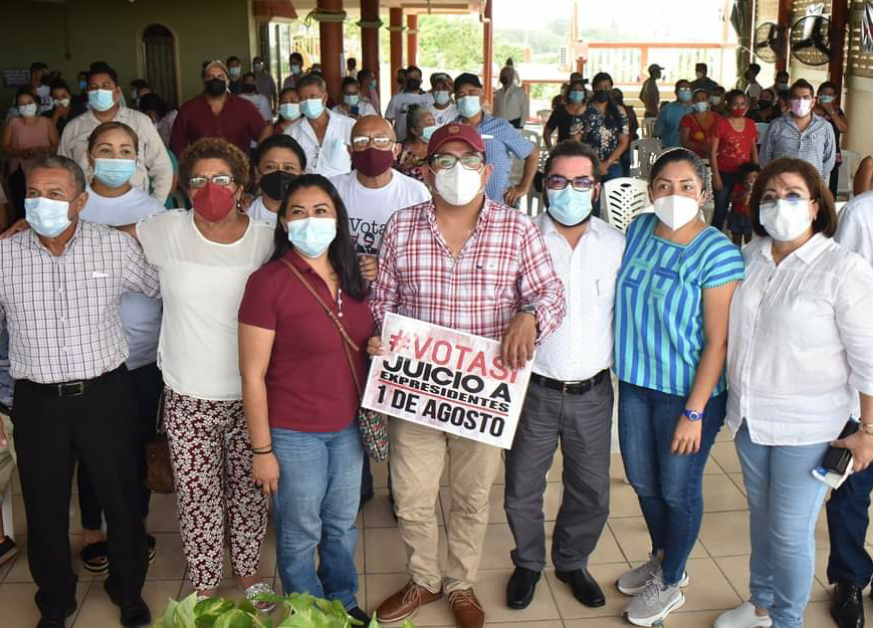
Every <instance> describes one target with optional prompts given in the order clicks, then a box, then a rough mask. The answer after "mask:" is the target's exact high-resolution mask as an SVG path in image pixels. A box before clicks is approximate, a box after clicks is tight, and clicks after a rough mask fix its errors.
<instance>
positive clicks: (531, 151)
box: [455, 72, 539, 206]
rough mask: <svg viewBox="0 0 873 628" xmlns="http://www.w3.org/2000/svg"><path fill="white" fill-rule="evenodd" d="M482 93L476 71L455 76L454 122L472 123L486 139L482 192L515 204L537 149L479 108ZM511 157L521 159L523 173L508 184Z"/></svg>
mask: <svg viewBox="0 0 873 628" xmlns="http://www.w3.org/2000/svg"><path fill="white" fill-rule="evenodd" d="M483 94H484V90H483V89H482V83H480V82H479V77H478V76H476V75H475V74H470V73H466V72H465V73H464V74H461V75H460V76H458V77H457V78H456V79H455V104H456V105H457V107H458V114H459V116H458V118H457V120H456V122H460V123H461V124H464V125H468V126H471V127H473V128H474V129H476V130H477V132H478V135H480V136H481V137H482V139H483V140H484V141H485V160H486V162H485V163H487V164H488V165H489V166H490V167H491V169H492V172H491V176H490V177H489V178H488V184H487V185H486V186H485V196H487V197H488V198H490V199H491V200H493V201H497V202H498V203H506V204H507V205H510V206H514V205H515V204H516V203H517V202H518V199H520V198H521V197H522V196H524V195H525V194H527V193H528V191H529V190H530V187H531V184H532V183H533V180H534V176H535V175H536V173H537V166H538V165H539V164H538V161H537V160H538V159H539V149H538V148H537V147H536V146H534V145H533V144H531V143H530V141H528V140H527V139H525V138H524V137H522V136H521V134H520V133H519V132H518V130H516V129H514V128H513V127H512V125H511V124H509V122H507V121H506V120H504V119H503V118H498V117H496V116H492V115H488V114H486V113H485V112H484V111H482V98H483ZM512 157H515V158H516V159H523V160H524V174H522V177H521V181H519V183H518V185H514V186H510V185H509V174H510V172H511V171H512Z"/></svg>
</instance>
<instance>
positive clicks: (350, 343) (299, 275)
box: [279, 259, 364, 397]
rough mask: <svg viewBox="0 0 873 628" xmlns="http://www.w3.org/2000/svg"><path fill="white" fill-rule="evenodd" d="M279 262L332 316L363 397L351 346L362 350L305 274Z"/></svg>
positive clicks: (286, 263) (331, 318)
mask: <svg viewBox="0 0 873 628" xmlns="http://www.w3.org/2000/svg"><path fill="white" fill-rule="evenodd" d="M279 261H280V262H282V263H283V264H285V266H287V267H288V270H290V271H291V272H292V273H293V274H294V276H295V277H297V279H299V280H300V283H302V284H303V286H304V287H305V288H306V289H307V290H308V291H309V293H310V294H311V295H312V296H313V297H315V300H316V301H318V304H319V305H321V307H322V308H324V311H325V312H327V315H328V316H330V320H332V321H333V323H334V325H336V328H337V331H339V333H340V335H341V336H342V339H343V348H344V349H345V350H346V358H347V359H348V362H349V368H351V369H352V378H353V379H354V380H355V388H357V389H358V396H359V397H360V396H362V395H363V394H364V391H363V389H362V388H361V382H360V381H359V379H358V370H357V369H356V368H355V362H354V359H353V358H352V351H351V349H350V348H349V346H351V347H352V348H353V349H354V350H355V351H360V350H361V348H360V347H358V345H357V344H355V341H354V340H352V337H351V336H349V332H347V331H346V328H345V327H344V326H343V324H342V322H341V321H340V319H339V317H337V315H336V314H335V313H334V311H333V310H332V309H331V308H330V306H329V305H328V304H327V303H325V302H324V299H322V298H321V296H320V295H319V294H318V292H316V290H315V288H313V287H312V284H310V283H309V282H308V281H307V280H306V277H304V276H303V273H301V272H300V271H299V270H298V269H297V268H295V267H294V265H293V264H291V263H290V262H289V261H288V260H286V259H280V260H279Z"/></svg>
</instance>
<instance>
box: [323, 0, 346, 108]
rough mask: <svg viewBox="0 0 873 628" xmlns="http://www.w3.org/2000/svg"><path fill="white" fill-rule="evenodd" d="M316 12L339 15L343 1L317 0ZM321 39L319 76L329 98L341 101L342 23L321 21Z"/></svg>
mask: <svg viewBox="0 0 873 628" xmlns="http://www.w3.org/2000/svg"><path fill="white" fill-rule="evenodd" d="M318 10H319V11H320V12H325V13H336V14H338V13H340V12H341V11H342V10H343V0H318ZM318 30H319V35H320V38H321V75H322V76H323V77H324V80H325V82H326V83H327V91H328V93H329V94H330V96H331V98H333V99H334V100H335V101H337V102H340V101H341V100H342V92H343V90H342V80H343V77H342V68H341V67H340V64H341V63H342V54H343V23H342V22H339V21H337V22H334V21H321V22H319V23H318Z"/></svg>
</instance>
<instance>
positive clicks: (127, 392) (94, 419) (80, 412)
mask: <svg viewBox="0 0 873 628" xmlns="http://www.w3.org/2000/svg"><path fill="white" fill-rule="evenodd" d="M12 422H13V424H14V426H15V445H16V448H17V450H18V471H19V474H20V477H21V492H22V496H23V497H24V509H25V512H26V514H27V558H28V560H29V562H30V572H31V574H32V575H33V580H34V582H36V585H37V588H38V590H37V593H36V597H35V599H36V604H37V606H38V607H39V609H40V611H41V612H42V613H43V614H50V613H61V612H64V611H66V610H67V609H69V607H70V606H71V605H72V604H73V602H74V601H75V597H76V576H75V575H74V574H73V569H72V565H71V560H70V537H69V521H70V492H71V487H72V481H73V467H74V465H75V462H76V459H77V458H78V460H79V462H80V464H82V465H83V466H85V467H86V468H87V469H88V471H89V472H90V474H91V478H92V480H93V483H94V488H95V490H96V492H97V496H98V498H99V499H100V503H101V504H103V508H104V509H105V512H106V522H107V524H108V532H109V544H108V545H109V561H110V569H109V578H108V580H107V582H106V586H107V588H108V589H109V590H110V591H111V592H112V594H113V596H115V597H118V598H120V599H122V600H133V599H137V598H138V596H139V595H140V592H141V590H142V586H143V582H144V580H145V575H146V569H147V568H148V550H147V548H146V540H145V528H144V526H143V520H142V514H141V510H140V505H139V500H138V496H139V490H138V487H139V485H140V459H141V458H142V457H143V455H144V454H143V449H142V447H141V444H140V437H139V419H138V412H137V408H136V397H135V394H134V389H133V384H132V383H131V379H130V374H129V373H128V372H127V369H126V368H124V366H123V365H122V366H121V367H120V368H119V369H117V370H115V371H113V372H112V373H110V374H108V375H107V376H105V377H104V378H103V379H102V380H100V381H99V382H97V383H96V384H94V385H93V386H91V387H89V388H88V389H86V390H85V392H84V393H83V394H82V395H80V396H78V397H58V396H57V394H56V393H53V392H51V391H47V390H45V389H44V388H42V387H40V386H38V385H36V384H33V383H32V382H29V381H27V380H19V381H17V382H16V383H15V406H14V408H13V411H12Z"/></svg>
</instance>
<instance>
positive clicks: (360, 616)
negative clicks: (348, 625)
mask: <svg viewBox="0 0 873 628" xmlns="http://www.w3.org/2000/svg"><path fill="white" fill-rule="evenodd" d="M346 613H348V615H349V617H351V618H352V619H357V620H358V621H360V622H363V624H364V628H367V626H369V625H370V618H369V616H367V613H365V612H364V611H363V610H361V607H360V606H355V607H354V608H350V609H349V610H347V611H346Z"/></svg>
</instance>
